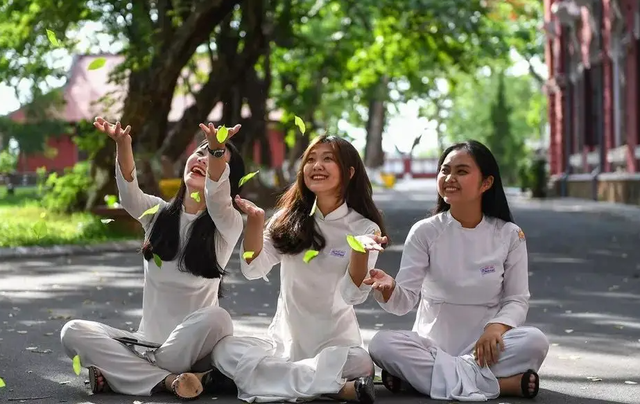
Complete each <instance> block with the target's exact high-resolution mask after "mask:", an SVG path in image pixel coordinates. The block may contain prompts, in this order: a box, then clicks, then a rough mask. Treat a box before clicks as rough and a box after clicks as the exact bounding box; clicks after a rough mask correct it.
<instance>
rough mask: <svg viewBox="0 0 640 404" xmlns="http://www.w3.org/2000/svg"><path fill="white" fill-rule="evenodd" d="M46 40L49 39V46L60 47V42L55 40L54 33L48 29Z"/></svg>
mask: <svg viewBox="0 0 640 404" xmlns="http://www.w3.org/2000/svg"><path fill="white" fill-rule="evenodd" d="M47 38H49V42H51V45H53V46H60V42H58V38H56V34H55V32H53V31H51V30H50V29H48V30H47Z"/></svg>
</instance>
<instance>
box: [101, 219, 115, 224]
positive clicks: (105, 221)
mask: <svg viewBox="0 0 640 404" xmlns="http://www.w3.org/2000/svg"><path fill="white" fill-rule="evenodd" d="M100 221H101V222H102V223H103V224H109V223H111V222H115V220H113V219H100Z"/></svg>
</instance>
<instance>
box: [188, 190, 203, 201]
mask: <svg viewBox="0 0 640 404" xmlns="http://www.w3.org/2000/svg"><path fill="white" fill-rule="evenodd" d="M189 196H190V197H191V199H193V200H194V201H196V202H200V192H198V191H196V192H192V193H191V195H189Z"/></svg>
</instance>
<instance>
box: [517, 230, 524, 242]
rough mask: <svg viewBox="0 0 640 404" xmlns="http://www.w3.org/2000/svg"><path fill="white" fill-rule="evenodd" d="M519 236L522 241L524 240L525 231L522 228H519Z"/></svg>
mask: <svg viewBox="0 0 640 404" xmlns="http://www.w3.org/2000/svg"><path fill="white" fill-rule="evenodd" d="M518 237H519V238H520V240H521V241H522V240H524V232H523V231H522V229H518Z"/></svg>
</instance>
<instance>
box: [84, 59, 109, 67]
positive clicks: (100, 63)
mask: <svg viewBox="0 0 640 404" xmlns="http://www.w3.org/2000/svg"><path fill="white" fill-rule="evenodd" d="M106 63H107V59H105V58H97V59H96V60H94V61H93V62H91V63H89V67H87V69H88V70H97V69H99V68H101V67H102V66H104V65H105V64H106Z"/></svg>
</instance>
